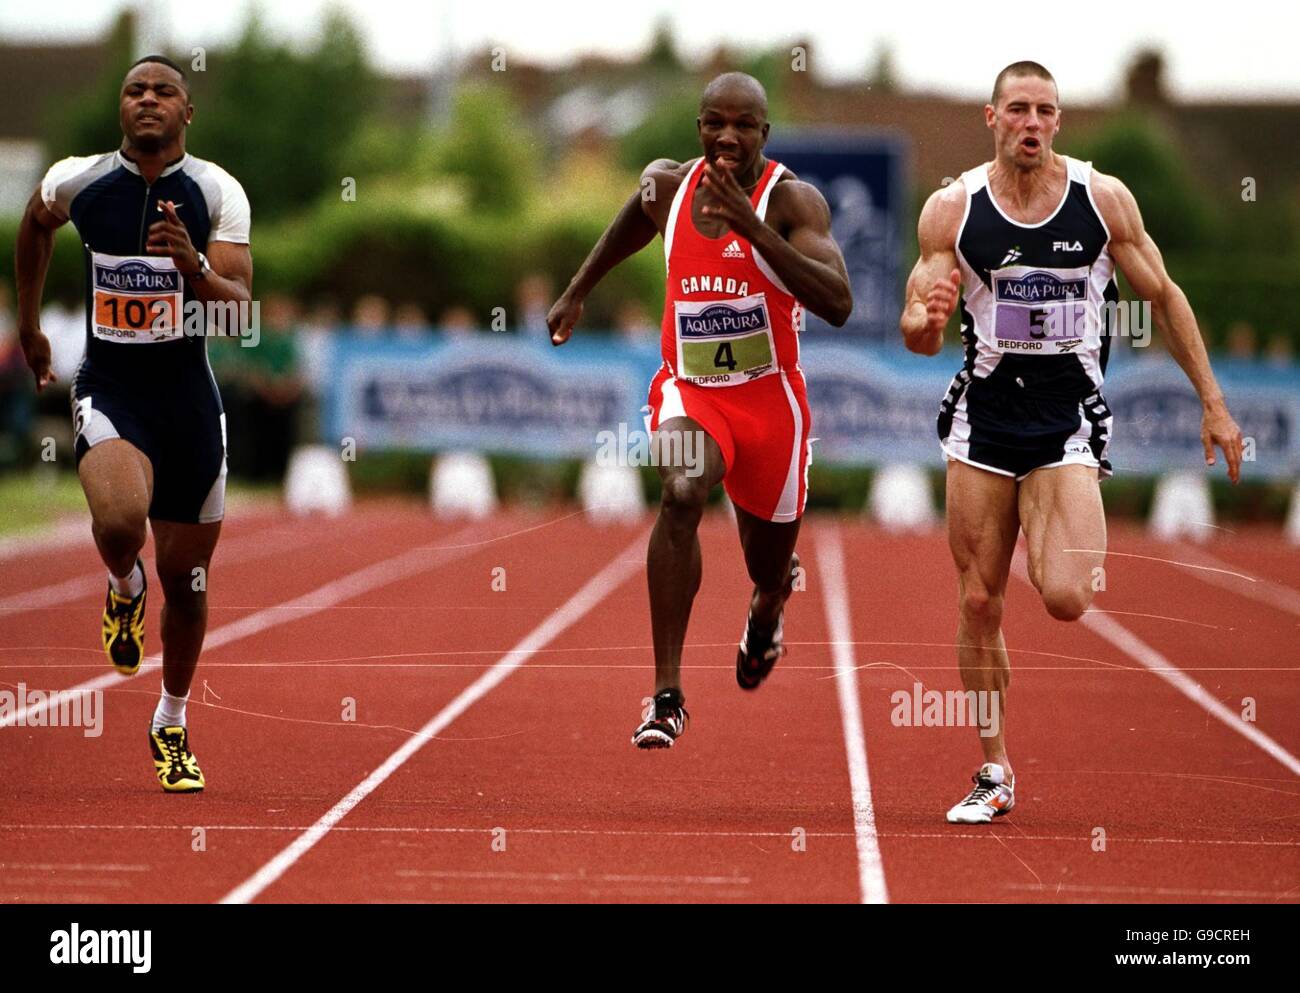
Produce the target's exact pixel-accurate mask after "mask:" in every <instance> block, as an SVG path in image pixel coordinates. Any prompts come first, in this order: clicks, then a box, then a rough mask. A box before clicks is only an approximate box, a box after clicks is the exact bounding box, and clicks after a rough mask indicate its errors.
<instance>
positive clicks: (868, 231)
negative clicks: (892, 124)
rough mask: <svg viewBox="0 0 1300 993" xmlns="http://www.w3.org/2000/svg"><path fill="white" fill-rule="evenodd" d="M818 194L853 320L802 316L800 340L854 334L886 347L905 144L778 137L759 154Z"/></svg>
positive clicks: (894, 331)
mask: <svg viewBox="0 0 1300 993" xmlns="http://www.w3.org/2000/svg"><path fill="white" fill-rule="evenodd" d="M764 151H765V154H767V155H768V156H769V157H771V158H773V159H776V160H777V161H778V162H781V163H784V164H785V165H786V166H788V167H789V168H790V169H792V170H794V172H795V174H796V175H797V176H798V177H799V178H800V179H802V180H804V181H805V182H809V183H811V184H812V185H813V186H815V187H817V189H818V190H819V191H821V194H822V196H824V197H825V198H826V202H827V204H829V205H830V208H831V233H832V234H833V235H834V236H835V241H836V242H837V243H838V244H839V246H840V250H841V251H842V252H843V253H844V263H845V265H846V266H847V268H848V271H849V281H850V282H851V283H852V285H853V315H852V316H851V317H850V318H849V321H848V323H847V324H846V325H845V326H844V327H843V328H833V327H831V326H830V325H828V324H827V323H826V322H825V321H823V320H822V319H821V318H819V317H815V316H814V315H812V314H809V315H808V325H807V340H815V339H817V338H823V337H829V336H838V337H840V338H843V337H844V336H845V335H846V334H849V335H855V336H858V337H859V340H861V339H862V338H866V339H868V340H871V341H877V342H893V341H894V340H895V338H896V337H897V335H898V314H899V311H900V310H902V305H903V294H902V280H901V276H900V271H899V265H900V260H901V258H902V254H903V244H904V241H903V233H904V232H903V225H904V218H905V216H906V208H907V203H906V197H907V192H906V189H905V187H904V180H903V177H904V176H905V175H906V174H907V173H906V164H907V139H906V138H905V137H903V136H901V135H898V136H895V135H892V134H887V133H885V134H882V133H871V132H854V131H826V130H818V131H799V130H794V131H785V130H781V131H779V132H778V133H776V134H774V135H773V137H772V140H771V141H769V142H768V143H767V147H766V149H765V150H764Z"/></svg>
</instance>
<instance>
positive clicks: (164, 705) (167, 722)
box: [153, 686, 190, 731]
mask: <svg viewBox="0 0 1300 993" xmlns="http://www.w3.org/2000/svg"><path fill="white" fill-rule="evenodd" d="M189 698H190V695H189V694H188V693H186V694H185V695H184V696H172V695H171V694H170V693H168V692H167V687H166V686H164V687H163V691H162V696H161V697H160V698H159V700H158V707H157V708H156V709H155V710H154V712H153V729H154V730H155V731H157V730H158V729H159V728H170V727H178V726H179V727H184V726H185V704H186V702H187V701H188V700H189Z"/></svg>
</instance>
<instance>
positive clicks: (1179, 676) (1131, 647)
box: [1011, 548, 1300, 776]
mask: <svg viewBox="0 0 1300 993" xmlns="http://www.w3.org/2000/svg"><path fill="white" fill-rule="evenodd" d="M1011 565H1012V568H1011V571H1012V572H1013V573H1015V575H1016V576H1017V578H1019V579H1020V580H1022V581H1023V582H1025V583H1027V584H1028V585H1029V586H1030V587H1032V586H1033V583H1032V582H1031V581H1030V579H1029V572H1028V570H1027V569H1026V567H1025V554H1024V550H1023V548H1018V549H1016V554H1015V558H1013V559H1012V563H1011ZM1078 623H1080V624H1082V625H1083V626H1084V627H1086V628H1088V629H1089V630H1091V631H1092V632H1093V633H1094V634H1097V635H1099V636H1101V637H1102V638H1103V639H1105V640H1106V641H1108V642H1110V643H1111V644H1112V645H1114V646H1115V647H1116V648H1118V649H1119V650H1120V651H1121V652H1123V653H1124V654H1125V655H1127V656H1128V657H1129V658H1131V659H1133V660H1134V661H1135V662H1138V663H1140V664H1142V665H1144V666H1146V668H1148V669H1150V670H1151V671H1152V672H1153V673H1155V674H1156V675H1157V676H1159V677H1160V678H1161V679H1163V680H1164V681H1165V682H1166V683H1168V684H1169V685H1170V686H1172V687H1173V688H1174V689H1176V690H1177V691H1178V692H1179V693H1181V694H1183V696H1185V697H1187V699H1189V700H1191V701H1192V702H1193V703H1195V704H1197V705H1199V706H1200V707H1202V708H1203V709H1204V710H1205V711H1206V712H1207V713H1209V714H1210V715H1211V716H1213V717H1216V718H1218V720H1220V721H1222V722H1223V723H1224V724H1226V725H1227V726H1228V727H1230V728H1232V730H1234V731H1236V732H1237V733H1238V734H1240V735H1241V736H1242V737H1243V738H1245V739H1246V740H1247V741H1249V742H1250V743H1251V744H1253V745H1256V746H1258V747H1259V748H1260V749H1262V750H1263V751H1264V752H1265V753H1266V754H1268V756H1269V757H1270V758H1273V759H1276V760H1277V761H1278V762H1280V763H1281V764H1282V765H1283V766H1284V767H1285V768H1287V769H1288V770H1289V771H1290V772H1291V773H1292V774H1293V775H1296V776H1300V759H1298V758H1296V757H1295V756H1294V755H1292V754H1291V753H1290V752H1288V751H1287V750H1286V749H1285V748H1283V747H1282V746H1281V745H1279V744H1278V743H1277V742H1276V741H1274V740H1273V739H1272V738H1270V737H1269V736H1268V735H1266V734H1265V733H1264V732H1263V731H1261V730H1259V728H1257V727H1255V725H1254V724H1251V723H1249V722H1247V721H1243V720H1242V719H1241V717H1240V715H1238V714H1236V713H1234V712H1233V711H1231V710H1229V709H1228V708H1227V707H1225V706H1224V705H1223V704H1222V703H1220V702H1219V701H1218V700H1216V699H1215V698H1214V697H1213V696H1211V695H1210V693H1209V691H1208V690H1206V689H1205V687H1204V686H1202V685H1201V684H1200V683H1198V682H1197V681H1196V680H1195V679H1193V678H1192V677H1191V676H1189V675H1187V673H1185V672H1183V671H1182V670H1181V669H1179V668H1178V667H1177V666H1176V665H1174V664H1173V663H1172V662H1170V661H1169V659H1167V658H1165V656H1163V655H1161V654H1160V653H1159V652H1157V651H1156V650H1155V649H1154V648H1152V647H1151V646H1150V645H1148V644H1147V643H1146V642H1145V641H1143V640H1142V639H1141V638H1139V637H1138V636H1137V635H1135V634H1134V633H1133V632H1132V631H1130V630H1129V629H1128V628H1126V627H1124V625H1122V624H1120V623H1119V622H1118V621H1116V620H1114V619H1112V618H1111V617H1109V616H1108V615H1106V614H1094V613H1091V612H1089V613H1086V614H1084V615H1083V616H1082V617H1081V618H1079V621H1078Z"/></svg>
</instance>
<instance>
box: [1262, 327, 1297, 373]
mask: <svg viewBox="0 0 1300 993" xmlns="http://www.w3.org/2000/svg"><path fill="white" fill-rule="evenodd" d="M1264 361H1265V362H1267V363H1268V364H1269V365H1271V366H1276V367H1278V368H1279V369H1289V368H1290V367H1291V363H1292V362H1294V361H1295V349H1294V347H1293V346H1292V344H1291V339H1290V338H1288V337H1287V336H1286V335H1284V334H1275V335H1273V336H1272V337H1271V338H1269V339H1268V348H1267V350H1266V351H1265V352H1264Z"/></svg>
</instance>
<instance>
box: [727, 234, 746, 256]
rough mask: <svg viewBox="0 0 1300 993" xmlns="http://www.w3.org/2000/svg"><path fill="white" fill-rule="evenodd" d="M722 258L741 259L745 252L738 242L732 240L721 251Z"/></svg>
mask: <svg viewBox="0 0 1300 993" xmlns="http://www.w3.org/2000/svg"><path fill="white" fill-rule="evenodd" d="M722 257H723V258H724V259H743V258H744V257H745V250H744V249H743V248H741V247H740V242H738V241H737V240H736V239H735V238H732V239H731V244H730V245H728V246H727V247H726V248H724V249H723V250H722Z"/></svg>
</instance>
